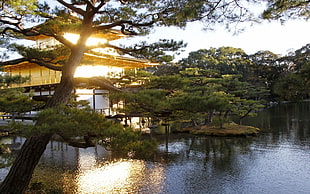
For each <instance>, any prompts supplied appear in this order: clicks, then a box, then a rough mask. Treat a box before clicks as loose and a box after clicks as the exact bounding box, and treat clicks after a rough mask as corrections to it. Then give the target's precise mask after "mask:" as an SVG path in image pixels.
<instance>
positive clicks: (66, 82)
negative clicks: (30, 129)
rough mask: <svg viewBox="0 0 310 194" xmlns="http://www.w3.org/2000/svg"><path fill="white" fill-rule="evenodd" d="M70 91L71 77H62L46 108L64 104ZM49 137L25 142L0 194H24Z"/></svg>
mask: <svg viewBox="0 0 310 194" xmlns="http://www.w3.org/2000/svg"><path fill="white" fill-rule="evenodd" d="M72 90H73V76H63V77H62V80H61V83H60V84H59V85H58V87H57V89H56V91H55V94H54V96H53V98H51V100H50V101H48V102H47V104H46V107H48V108H50V107H55V106H57V105H59V104H63V103H66V102H67V101H68V99H69V98H70V95H71V92H72ZM38 122H39V121H38ZM51 136H52V133H51V134H42V135H37V136H32V137H30V138H28V139H27V140H26V141H25V143H24V144H23V146H22V149H21V150H20V152H19V154H18V155H17V157H16V159H15V160H14V163H13V165H12V167H11V169H10V171H9V173H8V175H7V176H6V178H5V180H4V181H3V182H2V184H1V185H0V193H1V194H22V193H24V192H25V190H26V189H27V186H28V184H29V182H30V180H31V177H32V174H33V171H34V169H35V167H36V165H37V164H38V163H39V161H40V158H41V156H42V154H43V152H44V151H45V149H46V146H47V144H48V143H49V140H50V138H51Z"/></svg>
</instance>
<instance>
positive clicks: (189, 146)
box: [159, 134, 255, 193]
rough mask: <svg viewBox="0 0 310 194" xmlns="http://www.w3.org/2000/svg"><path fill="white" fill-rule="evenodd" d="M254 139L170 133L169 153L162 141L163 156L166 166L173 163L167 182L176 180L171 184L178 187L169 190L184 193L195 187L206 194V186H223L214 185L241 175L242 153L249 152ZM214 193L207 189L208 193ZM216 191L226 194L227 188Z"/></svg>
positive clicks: (242, 170) (242, 165) (169, 169)
mask: <svg viewBox="0 0 310 194" xmlns="http://www.w3.org/2000/svg"><path fill="white" fill-rule="evenodd" d="M254 139H255V137H254V138H253V137H250V138H224V137H221V138H217V137H203V136H192V135H188V134H182V135H170V137H169V140H168V152H167V150H166V148H165V146H166V142H165V140H164V139H161V140H159V142H160V146H159V150H160V151H161V154H162V155H161V156H162V159H164V160H165V162H166V163H167V165H169V166H170V165H172V166H170V167H169V168H168V169H167V171H166V173H167V174H166V177H168V178H167V185H170V184H169V181H171V182H177V183H175V184H174V183H173V184H172V183H171V185H178V186H179V187H178V188H175V187H174V186H171V187H173V188H170V187H168V188H167V189H168V190H175V191H176V192H177V191H182V192H184V193H186V192H187V191H188V192H190V191H193V190H195V191H197V193H200V192H203V193H205V189H206V188H209V189H212V188H217V189H219V188H222V187H220V186H215V185H219V184H222V183H223V182H222V179H225V178H227V177H230V176H231V177H240V176H239V175H238V174H244V163H243V160H242V159H240V153H241V154H242V153H248V150H249V149H250V145H251V144H252V143H253V140H254ZM236 175H237V176H236ZM241 177H242V175H241ZM223 181H225V180H223ZM234 181H236V182H237V181H238V180H230V183H233V182H234ZM236 184H237V183H236ZM223 189H224V187H223ZM212 192H213V191H211V190H210V191H208V193H212ZM214 192H216V193H221V192H223V193H225V191H224V190H223V191H218V190H217V191H214ZM214 192H213V193H214Z"/></svg>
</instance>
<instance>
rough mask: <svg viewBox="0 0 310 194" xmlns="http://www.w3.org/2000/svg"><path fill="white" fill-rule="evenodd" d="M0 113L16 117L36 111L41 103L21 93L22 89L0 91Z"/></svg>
mask: <svg viewBox="0 0 310 194" xmlns="http://www.w3.org/2000/svg"><path fill="white" fill-rule="evenodd" d="M0 93H1V96H0V111H1V112H5V113H8V114H11V115H13V119H14V116H17V115H19V114H21V113H25V112H28V111H31V110H36V109H38V108H39V107H40V106H42V103H40V102H36V101H33V100H31V98H30V96H29V95H25V94H24V93H23V89H2V90H0Z"/></svg>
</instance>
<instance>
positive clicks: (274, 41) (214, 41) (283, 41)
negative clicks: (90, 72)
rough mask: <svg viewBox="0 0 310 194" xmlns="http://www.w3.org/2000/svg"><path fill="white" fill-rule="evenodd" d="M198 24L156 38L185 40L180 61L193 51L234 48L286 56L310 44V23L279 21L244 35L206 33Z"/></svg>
mask: <svg viewBox="0 0 310 194" xmlns="http://www.w3.org/2000/svg"><path fill="white" fill-rule="evenodd" d="M202 28H203V26H202V24H199V23H193V24H189V25H188V27H187V28H186V30H181V29H177V28H171V27H170V28H160V29H159V30H157V31H156V32H155V34H154V35H153V37H152V39H153V38H156V39H159V38H166V39H175V40H184V41H185V42H187V43H188V45H187V48H186V52H185V53H183V54H182V55H181V56H178V59H179V58H184V57H187V56H188V53H189V52H191V51H197V50H199V49H209V48H210V47H214V48H218V47H221V46H231V47H235V48H241V49H243V50H244V51H245V52H246V53H247V54H254V53H256V52H257V51H260V50H269V51H271V52H273V53H275V54H281V55H285V54H287V53H288V52H289V51H295V50H297V49H299V48H301V47H302V46H305V45H306V44H308V43H310V22H309V21H308V22H307V21H305V20H298V21H297V20H295V21H293V20H292V21H287V22H286V23H285V24H280V22H276V21H273V22H271V23H270V22H267V21H266V22H264V23H263V24H254V25H253V26H249V27H248V28H247V29H246V30H245V31H244V32H241V33H239V34H238V35H233V32H227V31H225V30H224V28H221V27H219V28H218V29H216V30H214V31H203V30H202Z"/></svg>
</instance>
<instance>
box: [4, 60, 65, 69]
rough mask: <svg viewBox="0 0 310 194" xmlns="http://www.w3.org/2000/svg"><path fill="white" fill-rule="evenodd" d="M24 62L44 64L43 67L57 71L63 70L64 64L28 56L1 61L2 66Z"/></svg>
mask: <svg viewBox="0 0 310 194" xmlns="http://www.w3.org/2000/svg"><path fill="white" fill-rule="evenodd" d="M23 62H29V63H35V64H37V65H39V66H43V67H46V68H48V69H52V70H55V71H61V70H62V66H59V65H57V63H51V62H48V61H44V60H40V59H27V58H20V59H15V60H11V61H5V62H1V63H0V67H4V66H7V65H17V64H18V63H23Z"/></svg>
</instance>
